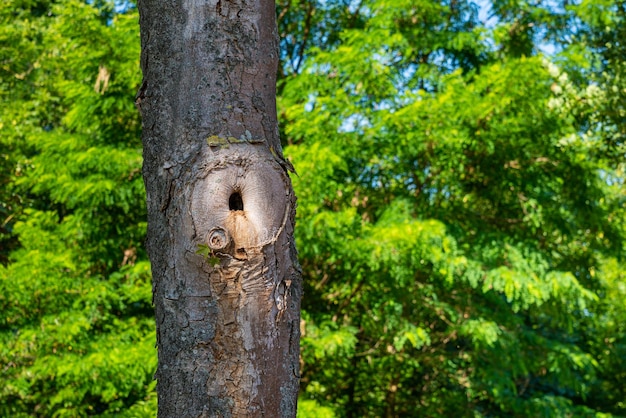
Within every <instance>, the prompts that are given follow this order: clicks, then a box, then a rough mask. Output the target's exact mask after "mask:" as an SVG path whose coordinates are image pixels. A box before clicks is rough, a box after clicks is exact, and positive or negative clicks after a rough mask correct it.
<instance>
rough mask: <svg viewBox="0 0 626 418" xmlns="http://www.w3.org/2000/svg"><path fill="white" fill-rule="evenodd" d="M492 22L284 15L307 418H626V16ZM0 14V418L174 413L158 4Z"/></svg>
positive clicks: (301, 9) (514, 13)
mask: <svg viewBox="0 0 626 418" xmlns="http://www.w3.org/2000/svg"><path fill="white" fill-rule="evenodd" d="M545 3H547V2H545ZM121 6H124V7H121ZM482 7H488V10H487V11H486V13H484V12H485V11H483V13H479V6H478V5H477V4H476V3H472V2H467V1H460V2H459V1H455V2H435V1H431V0H420V1H408V0H402V1H389V0H364V1H361V2H357V1H355V2H345V1H343V0H342V1H337V0H325V1H315V0H310V1H308V0H307V1H304V0H284V1H283V0H281V1H278V2H277V12H278V15H279V32H280V34H281V59H282V62H281V66H280V71H279V86H278V88H279V97H278V104H279V109H278V111H279V116H280V124H281V134H282V135H283V139H284V143H285V154H286V155H288V156H289V158H290V159H291V160H292V161H293V163H294V165H295V166H296V169H297V170H298V173H299V176H294V178H293V182H294V187H295V188H296V193H297V195H298V197H299V201H298V220H297V231H296V235H297V236H296V239H297V245H298V249H299V252H300V262H301V264H302V266H303V270H304V275H305V282H304V283H305V294H304V300H303V313H302V324H301V329H302V344H301V349H302V362H303V367H302V391H301V397H300V403H299V412H298V414H299V416H300V417H344V416H346V417H355V416H358V417H368V416H371V417H378V416H388V417H392V416H471V417H480V416H519V417H526V416H533V417H535V416H536V417H542V416H545V417H553V416H597V417H609V416H624V415H626V403H624V399H626V389H625V388H626V362H625V361H624V359H625V358H626V329H625V325H624V324H626V307H625V305H624V300H626V274H625V273H624V272H626V266H625V264H624V263H625V260H624V255H623V254H624V251H625V250H626V246H625V242H626V241H625V236H626V229H625V227H624V225H626V222H625V221H626V213H625V209H624V208H625V205H624V202H625V200H626V195H625V193H624V187H623V186H624V175H625V165H624V158H623V157H624V141H623V139H624V138H623V137H624V132H626V131H625V129H626V128H625V126H626V125H625V124H624V103H625V101H624V97H623V96H624V92H625V91H626V90H625V89H624V80H625V79H626V78H625V77H624V69H625V68H626V65H625V61H624V56H626V54H625V53H624V52H625V51H624V48H623V42H622V41H621V40H622V39H624V33H623V32H624V28H625V27H626V26H625V25H624V24H623V23H624V22H623V20H624V16H626V13H624V10H623V5H622V4H621V3H620V2H615V1H602V2H591V1H581V2H576V4H574V5H572V4H570V3H566V2H560V1H557V2H550V6H546V5H545V4H544V3H542V2H528V1H521V0H520V1H502V2H492V4H491V5H489V6H482ZM484 15H489V16H492V19H490V20H489V21H487V22H482V21H481V20H480V17H481V16H484ZM0 19H2V29H1V30H0V39H2V41H3V45H5V46H6V47H5V48H3V49H2V51H0V57H1V58H0V62H2V65H1V66H0V94H1V96H0V97H1V100H2V103H3V106H2V109H1V111H0V144H1V148H0V150H1V151H0V169H1V170H0V181H1V183H2V185H3V187H0V310H1V311H2V316H1V317H0V364H2V365H3V367H1V368H0V381H1V382H2V385H0V415H1V416H16V417H19V416H68V417H69V416H71V417H74V416H87V415H101V416H133V417H135V416H154V413H155V410H156V397H155V394H154V382H153V381H152V374H153V372H154V370H155V367H156V352H155V349H154V342H155V341H154V331H153V319H152V308H151V305H150V303H151V286H150V270H149V265H148V262H147V259H146V255H145V253H144V251H143V250H142V241H143V237H144V230H145V210H144V204H143V202H144V191H143V184H142V181H141V177H140V172H141V143H140V140H139V137H140V122H139V120H138V115H137V112H136V111H135V109H134V107H133V95H134V93H135V91H136V90H137V87H138V84H139V82H140V74H139V70H138V57H139V43H138V25H137V15H136V11H135V9H134V7H133V6H132V4H126V3H124V4H121V5H120V4H118V5H117V7H115V5H114V3H113V2H108V1H97V2H82V1H78V0H62V1H46V0H38V1H31V0H11V1H8V2H5V3H4V4H3V6H0ZM542 50H544V51H545V50H553V51H554V53H553V54H550V55H546V54H544V53H542V52H541V51H542ZM198 251H199V252H200V253H203V254H205V255H206V256H207V257H209V256H210V251H209V249H208V247H201V248H198Z"/></svg>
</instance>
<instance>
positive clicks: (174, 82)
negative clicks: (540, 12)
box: [137, 0, 301, 417]
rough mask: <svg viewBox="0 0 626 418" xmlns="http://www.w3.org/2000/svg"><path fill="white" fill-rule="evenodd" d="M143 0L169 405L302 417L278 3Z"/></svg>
mask: <svg viewBox="0 0 626 418" xmlns="http://www.w3.org/2000/svg"><path fill="white" fill-rule="evenodd" d="M138 7H139V12H140V26H141V46H142V56H141V65H142V70H143V75H144V81H143V85H142V87H141V89H140V91H139V92H138V94H137V105H138V107H139V108H140V110H141V114H142V118H143V129H144V130H143V143H144V179H145V184H146V192H147V204H148V238H147V249H148V253H149V255H150V259H151V262H152V275H153V292H154V305H155V310H156V321H157V338H158V355H159V367H158V371H157V375H156V377H157V380H158V387H157V391H158V396H159V416H161V417H187V416H193V417H199V416H202V417H204V416H207V417H208V416H222V417H242V416H266V417H289V416H295V411H296V399H297V392H298V381H299V379H298V375H299V370H298V359H299V337H300V335H299V310H300V294H301V284H300V281H301V278H300V271H299V267H298V264H297V260H296V251H295V246H294V242H293V223H294V214H295V197H294V194H293V189H292V187H291V182H290V180H289V176H288V175H287V168H288V167H290V165H289V163H288V162H286V161H285V160H284V159H283V157H282V151H281V146H280V141H279V136H278V124H277V121H276V99H275V94H276V93H275V89H276V86H275V84H276V69H277V63H278V39H277V31H276V22H275V9H274V2H273V1H271V0H167V1H165V0H140V1H139V3H138ZM199 252H204V253H205V254H204V255H202V254H199Z"/></svg>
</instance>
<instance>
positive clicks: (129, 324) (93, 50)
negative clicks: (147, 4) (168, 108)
mask: <svg viewBox="0 0 626 418" xmlns="http://www.w3.org/2000/svg"><path fill="white" fill-rule="evenodd" d="M112 10H113V5H112V4H110V3H102V4H99V3H98V5H95V6H94V5H88V4H85V3H83V2H80V1H69V0H68V1H63V2H48V1H37V2H30V1H12V2H5V3H4V4H3V5H2V6H0V15H1V16H2V19H3V34H2V36H3V37H4V39H5V41H6V43H5V45H7V46H8V47H9V48H7V49H6V50H5V49H3V54H5V55H4V56H3V61H2V62H3V66H2V84H1V88H2V101H3V107H2V113H1V115H0V117H1V119H0V130H1V131H2V139H0V141H1V142H2V145H3V148H2V149H3V160H2V161H3V164H6V165H3V167H6V168H7V170H6V171H5V170H3V174H2V175H3V176H7V177H8V178H7V180H4V181H8V184H9V188H8V189H6V191H5V190H3V191H2V193H1V195H0V197H1V199H0V200H1V201H2V208H3V211H4V212H3V227H4V228H6V230H5V231H6V232H5V231H3V233H4V235H3V236H2V237H0V238H2V239H3V243H6V244H7V248H8V249H9V250H10V251H9V252H4V251H3V255H4V256H6V257H7V258H6V260H0V261H3V263H4V264H5V265H4V266H0V310H1V311H2V317H1V318H0V363H1V364H3V365H4V366H3V367H2V369H1V370H0V381H2V382H3V383H2V385H1V386H2V388H1V389H0V415H2V416H31V415H33V416H58V417H63V416H66V417H76V416H87V415H104V416H154V410H155V408H156V397H155V394H154V382H153V381H152V375H153V373H154V370H155V368H156V358H155V349H154V346H155V337H154V320H153V318H152V307H151V284H150V267H149V264H148V262H147V261H146V257H145V253H144V251H143V250H142V248H141V247H142V241H143V237H144V234H145V209H144V205H143V201H144V199H145V197H144V190H143V182H142V179H141V176H140V173H141V142H140V138H139V133H140V131H139V127H140V122H139V119H138V115H137V112H136V111H135V109H134V106H133V94H134V93H133V91H134V90H136V88H137V85H138V83H139V81H140V74H139V71H138V57H139V44H138V33H137V17H136V13H135V12H133V11H132V10H129V12H128V13H121V14H113V13H112ZM5 147H6V148H5ZM5 149H6V150H7V151H6V152H7V154H6V156H4V152H5V151H4V150H5ZM3 250H4V244H3Z"/></svg>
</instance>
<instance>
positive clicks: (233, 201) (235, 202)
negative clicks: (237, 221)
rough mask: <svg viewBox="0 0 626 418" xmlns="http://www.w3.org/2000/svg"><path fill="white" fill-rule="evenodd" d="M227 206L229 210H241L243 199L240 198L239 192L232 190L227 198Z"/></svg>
mask: <svg viewBox="0 0 626 418" xmlns="http://www.w3.org/2000/svg"><path fill="white" fill-rule="evenodd" d="M228 208H229V209H230V210H243V199H242V198H241V194H239V192H234V193H233V194H231V195H230V199H228Z"/></svg>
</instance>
